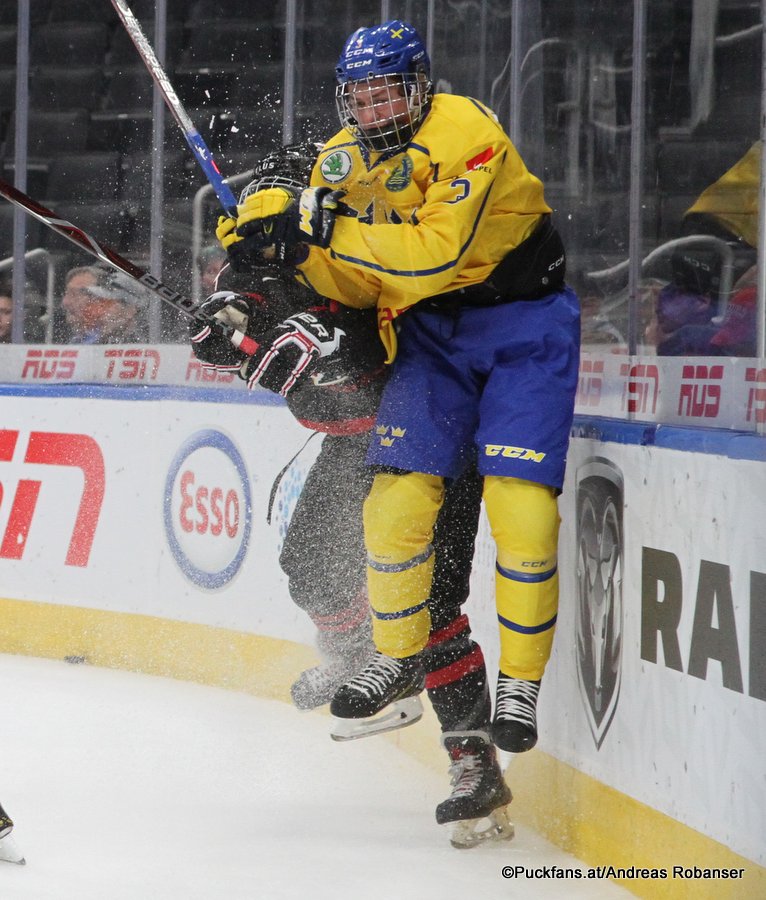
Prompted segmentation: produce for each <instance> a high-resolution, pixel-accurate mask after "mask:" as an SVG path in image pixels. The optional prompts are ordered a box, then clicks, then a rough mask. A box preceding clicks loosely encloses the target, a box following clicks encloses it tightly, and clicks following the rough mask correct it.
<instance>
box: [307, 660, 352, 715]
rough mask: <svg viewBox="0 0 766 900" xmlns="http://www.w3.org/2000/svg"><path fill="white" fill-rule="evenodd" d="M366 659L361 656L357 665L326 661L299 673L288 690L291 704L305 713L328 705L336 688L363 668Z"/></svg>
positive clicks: (341, 661)
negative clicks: (291, 700)
mask: <svg viewBox="0 0 766 900" xmlns="http://www.w3.org/2000/svg"><path fill="white" fill-rule="evenodd" d="M367 659H368V657H367V656H363V657H361V658H360V660H359V662H358V663H356V662H354V661H348V662H346V661H344V660H327V661H326V662H323V663H320V665H318V666H314V667H313V668H311V669H306V671H305V672H301V674H300V675H299V676H298V678H296V679H295V681H294V682H293V684H292V687H291V688H290V696H291V697H292V699H293V704H294V705H295V707H296V708H297V709H300V710H304V711H305V710H309V709H317V707H319V706H324V705H325V703H329V702H330V700H332V698H333V695H334V694H335V692H336V691H337V690H338V688H339V687H341V685H343V684H345V683H346V682H347V681H348V680H349V679H350V678H353V676H354V675H356V673H357V672H359V671H361V670H362V669H363V668H364V666H365V663H366V662H367Z"/></svg>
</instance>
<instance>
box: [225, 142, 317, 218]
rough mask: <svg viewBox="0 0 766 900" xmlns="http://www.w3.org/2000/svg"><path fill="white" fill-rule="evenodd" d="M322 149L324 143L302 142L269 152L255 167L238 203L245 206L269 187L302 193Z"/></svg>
mask: <svg viewBox="0 0 766 900" xmlns="http://www.w3.org/2000/svg"><path fill="white" fill-rule="evenodd" d="M321 149H322V145H321V144H317V143H314V142H313V141H302V142H300V143H296V144H286V145H285V146H284V147H280V149H279V150H275V151H274V152H273V153H267V154H266V156H263V157H261V159H259V160H258V162H256V164H255V165H254V166H253V180H252V181H251V182H250V183H249V184H248V185H247V187H245V188H244V189H243V191H242V193H241V195H240V198H239V202H240V203H244V202H245V199H246V198H247V197H249V196H250V194H254V193H255V192H256V191H265V190H266V189H267V188H272V187H288V188H297V189H298V190H302V189H303V188H305V187H308V183H309V178H310V177H311V170H312V169H313V168H314V162H315V160H316V158H317V154H318V153H319V151H320V150H321Z"/></svg>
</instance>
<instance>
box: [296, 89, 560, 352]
mask: <svg viewBox="0 0 766 900" xmlns="http://www.w3.org/2000/svg"><path fill="white" fill-rule="evenodd" d="M311 184H312V185H314V186H324V187H331V188H334V189H337V190H342V191H345V196H344V197H343V202H344V203H346V204H347V205H348V206H349V207H350V208H351V209H352V210H354V211H355V212H356V216H357V217H356V218H353V217H346V216H339V217H338V218H337V219H336V221H335V230H334V232H333V236H332V241H331V244H330V247H329V248H328V249H326V250H325V249H320V248H318V247H312V248H311V249H310V251H309V256H308V258H307V259H306V261H305V262H304V263H303V264H302V265H301V266H300V267H299V270H300V276H299V277H301V279H302V280H304V281H305V282H306V283H307V284H309V285H310V286H311V287H313V288H314V289H315V290H316V291H318V292H319V293H320V294H322V295H324V296H327V297H332V298H334V299H336V300H338V301H340V302H342V303H345V304H347V305H349V306H357V307H367V306H375V305H377V307H378V324H379V327H380V333H381V339H382V340H383V343H384V345H385V348H386V351H387V356H388V360H389V362H390V361H391V360H392V359H393V358H394V355H395V353H396V338H395V333H394V329H393V327H392V323H393V320H394V319H395V318H396V316H398V315H399V314H400V313H402V312H404V310H406V309H408V308H409V307H411V306H412V305H413V304H415V303H417V302H418V301H419V300H422V299H424V298H426V297H432V296H434V295H436V294H441V293H445V292H447V291H451V290H456V289H458V288H462V287H468V286H469V285H472V284H479V283H481V282H483V281H484V280H485V279H487V278H488V277H489V275H490V273H491V272H492V270H493V269H494V267H495V266H496V265H497V263H498V262H500V260H501V259H502V258H503V257H504V256H505V255H506V254H507V253H508V251H509V250H512V249H513V248H514V247H517V246H518V245H519V244H521V243H522V242H523V241H524V240H525V239H526V238H527V237H528V236H529V235H530V234H531V233H532V231H533V230H534V229H535V227H536V226H537V224H538V222H539V221H540V218H541V216H542V215H544V214H546V213H550V211H551V210H550V207H549V206H548V205H547V204H546V203H545V199H544V197H543V186H542V184H541V182H540V181H539V180H538V179H537V178H535V176H534V175H532V174H531V173H530V172H529V171H528V170H527V168H526V166H525V165H524V162H523V161H522V159H521V157H520V156H519V154H518V152H517V151H516V149H515V147H514V146H513V144H512V143H511V141H510V140H509V138H508V136H507V135H506V134H505V133H504V131H503V129H502V128H501V127H500V125H499V123H498V122H497V119H496V117H495V115H494V113H492V111H491V110H489V109H488V108H487V107H486V106H484V105H483V104H481V103H479V102H478V101H476V100H472V99H471V98H469V97H461V96H455V95H452V94H437V95H436V96H435V97H434V98H433V102H432V106H431V110H430V111H429V113H428V115H427V116H426V119H425V121H424V122H423V124H422V125H421V127H420V128H419V129H418V131H417V132H416V134H415V137H414V138H413V140H412V141H411V142H410V143H409V144H408V145H407V147H406V148H405V149H404V150H402V151H398V152H396V153H394V154H393V155H392V154H391V152H388V153H382V154H381V153H377V154H376V153H370V152H368V151H367V150H366V149H365V148H363V147H362V146H361V145H360V144H358V143H357V142H356V141H354V140H353V138H352V137H351V135H350V133H349V132H348V131H346V130H345V129H343V130H341V131H340V132H338V133H337V134H336V135H335V136H334V137H333V138H332V139H331V140H330V141H328V142H327V144H326V145H325V146H324V148H323V149H322V151H321V153H320V154H319V156H318V158H317V162H316V165H315V167H314V171H313V173H312V178H311Z"/></svg>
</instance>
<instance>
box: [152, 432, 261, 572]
mask: <svg viewBox="0 0 766 900" xmlns="http://www.w3.org/2000/svg"><path fill="white" fill-rule="evenodd" d="M164 518H165V532H166V534H167V538H168V543H169V544H170V549H171V550H172V552H173V556H174V557H175V560H176V562H177V563H178V565H179V567H180V568H181V571H182V572H183V573H184V574H185V575H186V577H187V578H189V580H190V581H192V582H194V584H196V585H198V586H200V587H204V588H208V589H210V590H215V589H217V588H221V587H223V586H224V585H226V584H228V583H229V582H230V581H231V579H232V578H233V577H234V576H235V575H236V573H237V572H238V571H239V568H240V566H241V565H242V561H243V560H244V558H245V554H246V552H247V547H248V543H249V538H250V527H251V518H252V503H251V494H250V481H249V477H248V473H247V469H246V468H245V463H244V460H243V459H242V455H241V454H240V452H239V450H237V448H236V446H235V444H234V442H233V441H232V440H231V438H229V437H227V436H226V435H225V434H223V433H222V432H220V431H215V430H213V429H206V430H204V431H199V432H197V433H196V434H193V435H192V436H191V437H190V438H189V439H188V440H187V441H186V442H185V443H184V444H183V446H182V447H181V448H180V449H179V451H178V452H177V454H176V456H175V458H174V460H173V462H172V464H171V466H170V471H169V472H168V476H167V480H166V483H165V509H164Z"/></svg>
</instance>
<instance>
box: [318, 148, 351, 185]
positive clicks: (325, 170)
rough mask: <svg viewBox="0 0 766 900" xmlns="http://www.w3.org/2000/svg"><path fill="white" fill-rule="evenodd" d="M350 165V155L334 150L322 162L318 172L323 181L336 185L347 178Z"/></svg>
mask: <svg viewBox="0 0 766 900" xmlns="http://www.w3.org/2000/svg"><path fill="white" fill-rule="evenodd" d="M352 165H353V163H352V162H351V155H350V154H349V152H348V151H347V150H336V151H335V152H334V153H331V154H330V155H329V156H326V157H325V158H324V159H323V160H322V162H321V165H320V166H319V171H320V172H321V173H322V178H324V180H325V181H329V182H330V184H338V182H340V181H343V179H344V178H346V177H347V176H348V173H349V172H350V171H351V166H352Z"/></svg>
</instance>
